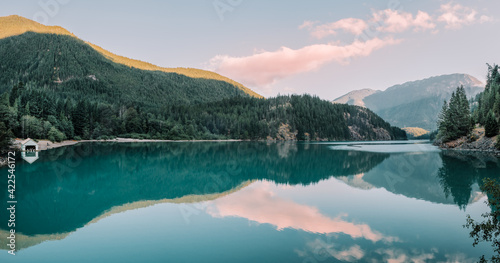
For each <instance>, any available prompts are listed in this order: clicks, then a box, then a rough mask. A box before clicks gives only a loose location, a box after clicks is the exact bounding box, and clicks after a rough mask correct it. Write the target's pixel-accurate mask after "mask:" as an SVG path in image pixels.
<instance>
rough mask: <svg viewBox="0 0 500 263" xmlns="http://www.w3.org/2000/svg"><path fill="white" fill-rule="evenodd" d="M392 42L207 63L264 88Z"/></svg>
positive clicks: (222, 57)
mask: <svg viewBox="0 0 500 263" xmlns="http://www.w3.org/2000/svg"><path fill="white" fill-rule="evenodd" d="M400 42H401V41H400V40H395V39H393V38H386V39H379V38H374V39H371V40H368V41H366V42H362V41H359V40H356V41H354V42H353V43H352V44H350V45H346V46H340V45H335V44H317V45H310V46H306V47H303V48H300V49H291V48H288V47H282V48H280V49H279V50H277V51H272V52H270V51H266V52H261V53H257V54H254V55H251V56H246V57H230V56H227V55H219V56H216V57H214V58H212V59H211V60H210V67H211V68H212V69H213V70H215V71H216V72H217V73H219V74H222V75H225V76H228V77H230V78H233V79H235V80H237V81H239V82H243V83H244V84H247V85H250V86H265V85H269V84H272V83H274V82H275V81H277V80H280V79H283V78H285V77H288V76H291V75H295V74H299V73H303V72H308V71H312V70H316V69H318V68H319V67H321V66H322V65H324V64H326V63H329V62H331V61H337V62H340V63H342V62H345V60H346V59H350V58H354V57H365V56H368V55H370V54H371V53H372V52H373V51H375V50H377V49H380V48H383V47H385V46H388V45H395V44H398V43H400Z"/></svg>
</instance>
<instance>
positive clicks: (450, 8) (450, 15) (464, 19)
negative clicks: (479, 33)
mask: <svg viewBox="0 0 500 263" xmlns="http://www.w3.org/2000/svg"><path fill="white" fill-rule="evenodd" d="M440 12H441V15H440V16H439V17H438V19H437V20H438V21H440V22H443V23H445V24H446V25H445V28H447V29H459V28H462V27H463V26H466V25H471V24H474V23H484V22H490V21H492V20H493V19H492V18H491V17H488V16H486V15H482V16H481V17H478V12H477V11H476V10H474V9H472V8H470V7H466V6H462V5H460V4H452V3H451V2H450V3H448V4H444V5H441V9H440Z"/></svg>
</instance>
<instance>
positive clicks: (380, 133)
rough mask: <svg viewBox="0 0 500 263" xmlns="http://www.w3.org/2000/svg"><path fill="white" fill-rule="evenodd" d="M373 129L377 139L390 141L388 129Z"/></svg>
mask: <svg viewBox="0 0 500 263" xmlns="http://www.w3.org/2000/svg"><path fill="white" fill-rule="evenodd" d="M373 131H374V132H375V134H376V135H377V138H376V140H377V141H390V140H391V134H389V131H387V130H386V129H382V128H374V129H373Z"/></svg>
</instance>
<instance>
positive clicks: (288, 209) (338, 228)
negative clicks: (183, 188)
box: [207, 184, 395, 256]
mask: <svg viewBox="0 0 500 263" xmlns="http://www.w3.org/2000/svg"><path fill="white" fill-rule="evenodd" d="M207 212H208V213H209V214H210V215H212V216H214V217H229V216H234V217H242V218H247V219H248V220H251V221H255V222H258V223H261V224H271V225H274V226H276V227H277V228H278V229H285V228H293V229H301V230H304V231H308V232H313V233H323V234H326V233H344V234H347V235H349V236H351V237H352V238H365V239H367V240H371V241H373V242H376V241H379V240H384V241H395V238H392V237H385V236H384V235H382V234H380V233H378V232H376V231H373V230H372V229H371V228H370V226H368V225H366V224H356V223H352V222H347V221H345V220H343V219H342V218H341V217H340V216H339V217H337V218H329V217H327V216H324V215H323V214H321V213H320V212H319V211H318V209H317V208H315V207H310V206H307V205H302V204H297V203H295V202H293V201H291V200H285V199H282V198H279V197H277V196H275V194H274V192H273V191H271V190H270V189H269V188H268V187H267V186H266V185H265V184H264V185H263V187H250V188H246V189H243V190H241V191H239V192H237V193H234V194H232V195H230V196H227V197H223V198H220V199H218V200H216V201H214V203H213V204H212V206H210V207H209V208H208V209H207ZM344 256H347V255H344Z"/></svg>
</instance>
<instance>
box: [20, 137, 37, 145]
mask: <svg viewBox="0 0 500 263" xmlns="http://www.w3.org/2000/svg"><path fill="white" fill-rule="evenodd" d="M30 141H32V142H34V143H36V142H35V141H33V140H32V139H31V138H28V139H26V140H24V141H22V142H21V145H25V144H27V143H28V142H30Z"/></svg>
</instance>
